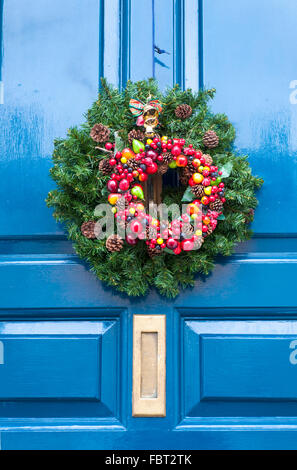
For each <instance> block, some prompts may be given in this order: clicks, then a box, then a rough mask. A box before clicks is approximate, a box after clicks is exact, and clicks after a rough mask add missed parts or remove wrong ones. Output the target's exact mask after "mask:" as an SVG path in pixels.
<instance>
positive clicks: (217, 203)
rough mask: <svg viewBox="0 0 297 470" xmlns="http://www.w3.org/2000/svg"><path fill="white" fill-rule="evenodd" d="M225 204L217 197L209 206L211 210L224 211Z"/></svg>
mask: <svg viewBox="0 0 297 470" xmlns="http://www.w3.org/2000/svg"><path fill="white" fill-rule="evenodd" d="M223 207H224V204H223V203H222V202H221V201H220V199H216V200H215V201H214V202H211V203H210V204H209V208H210V210H211V211H216V212H219V213H220V212H222V210H223Z"/></svg>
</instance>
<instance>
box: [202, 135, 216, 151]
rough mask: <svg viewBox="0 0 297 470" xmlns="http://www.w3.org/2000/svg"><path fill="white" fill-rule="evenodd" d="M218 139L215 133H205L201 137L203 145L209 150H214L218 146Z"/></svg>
mask: <svg viewBox="0 0 297 470" xmlns="http://www.w3.org/2000/svg"><path fill="white" fill-rule="evenodd" d="M219 141H220V140H219V138H218V136H217V134H216V133H215V131H207V132H205V134H204V137H203V145H204V146H205V147H208V148H209V149H214V148H215V147H217V146H218V145H219Z"/></svg>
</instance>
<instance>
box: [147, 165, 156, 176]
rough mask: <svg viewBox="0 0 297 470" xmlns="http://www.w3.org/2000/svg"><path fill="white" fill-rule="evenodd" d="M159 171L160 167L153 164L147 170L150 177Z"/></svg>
mask: <svg viewBox="0 0 297 470" xmlns="http://www.w3.org/2000/svg"><path fill="white" fill-rule="evenodd" d="M157 171H158V165H157V164H156V163H153V164H152V165H150V166H148V167H147V169H146V172H147V174H148V175H153V174H154V173H156V172H157Z"/></svg>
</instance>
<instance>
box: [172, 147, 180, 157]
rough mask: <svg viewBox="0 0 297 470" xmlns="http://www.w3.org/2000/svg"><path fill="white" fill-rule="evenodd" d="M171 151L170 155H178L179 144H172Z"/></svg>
mask: <svg viewBox="0 0 297 470" xmlns="http://www.w3.org/2000/svg"><path fill="white" fill-rule="evenodd" d="M171 153H172V155H174V156H175V157H177V156H178V155H180V154H181V148H180V146H179V145H174V146H173V147H172V149H171Z"/></svg>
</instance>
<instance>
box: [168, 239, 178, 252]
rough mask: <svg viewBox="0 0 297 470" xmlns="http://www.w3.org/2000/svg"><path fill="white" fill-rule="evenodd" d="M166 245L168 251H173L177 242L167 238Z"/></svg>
mask: <svg viewBox="0 0 297 470" xmlns="http://www.w3.org/2000/svg"><path fill="white" fill-rule="evenodd" d="M166 245H167V247H168V248H169V250H175V248H177V246H178V242H177V241H176V240H174V238H168V240H167V242H166Z"/></svg>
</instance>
